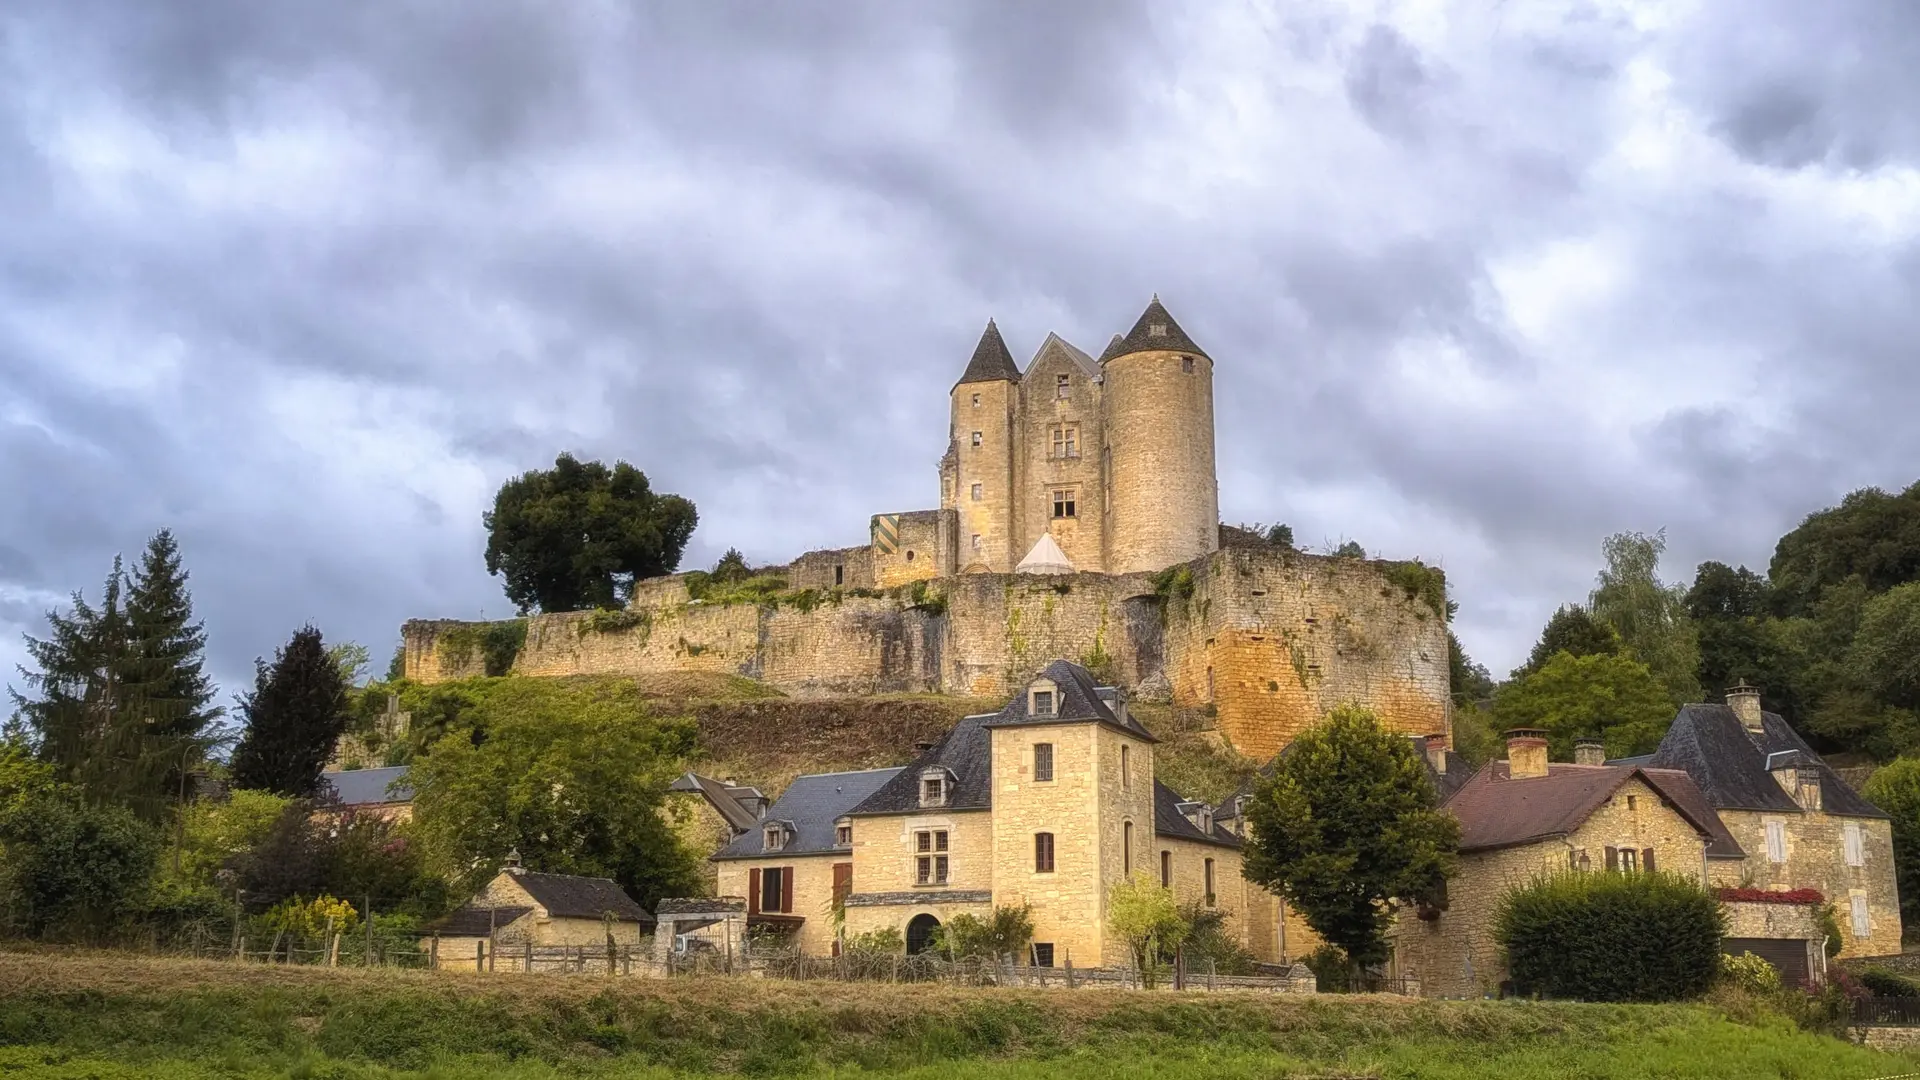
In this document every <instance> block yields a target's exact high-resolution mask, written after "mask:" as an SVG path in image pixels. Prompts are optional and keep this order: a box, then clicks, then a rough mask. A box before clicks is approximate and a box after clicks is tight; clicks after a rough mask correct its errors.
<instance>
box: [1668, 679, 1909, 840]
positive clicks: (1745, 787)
mask: <svg viewBox="0 0 1920 1080" xmlns="http://www.w3.org/2000/svg"><path fill="white" fill-rule="evenodd" d="M1760 726H1761V730H1760V731H1759V732H1758V733H1757V734H1754V733H1749V732H1748V731H1747V729H1746V725H1744V724H1742V723H1741V722H1740V716H1739V714H1738V713H1735V712H1734V711H1733V709H1732V708H1730V707H1728V706H1726V705H1686V706H1682V707H1681V709H1680V715H1678V716H1676V717H1675V718H1674V721H1673V726H1672V727H1670V728H1668V729H1667V735H1666V738H1664V739H1661V740H1660V748H1659V749H1658V750H1656V751H1654V753H1653V760H1652V762H1651V764H1653V765H1655V766H1658V767H1661V768H1668V769H1681V770H1684V771H1685V772H1686V773H1687V775H1689V776H1691V777H1693V781H1694V783H1695V784H1697V785H1699V788H1700V790H1701V792H1702V793H1704V794H1705V796H1706V799H1707V802H1708V804H1709V805H1711V806H1712V807H1713V808H1714V809H1716V810H1769V811H1778V812H1780V813H1789V814H1797V813H1802V812H1803V811H1802V810H1801V808H1800V804H1799V803H1797V802H1794V801H1793V797H1792V796H1790V795H1788V794H1787V793H1786V791H1785V790H1783V789H1782V788H1781V787H1780V785H1779V783H1778V782H1777V781H1775V780H1774V778H1773V776H1772V774H1770V773H1768V772H1767V756H1768V755H1769V754H1776V753H1781V752H1784V751H1799V752H1800V760H1801V768H1802V769H1806V768H1809V767H1810V768H1811V769H1812V770H1813V771H1814V772H1816V773H1817V774H1818V775H1819V777H1820V799H1821V806H1822V807H1823V808H1824V809H1825V810H1826V812H1827V813H1829V814H1840V815H1843V816H1846V817H1866V818H1884V817H1886V816H1887V815H1886V814H1885V813H1883V812H1882V811H1881V810H1880V808H1879V807H1876V806H1874V805H1873V804H1872V803H1870V802H1868V801H1867V800H1866V799H1865V798H1863V797H1862V796H1861V795H1860V793H1859V792H1857V791H1855V790H1853V789H1852V788H1851V787H1848V786H1847V783H1846V781H1844V780H1841V779H1840V777H1839V775H1838V774H1836V773H1835V772H1834V771H1833V768H1832V766H1830V765H1828V764H1827V763H1826V762H1825V761H1822V760H1821V759H1820V756H1819V755H1818V754H1815V753H1814V752H1813V749H1812V748H1811V747H1809V746H1808V745H1807V744H1806V741H1805V740H1803V739H1801V738H1800V736H1799V734H1798V733H1797V732H1795V731H1794V730H1793V728H1791V727H1789V726H1788V725H1787V721H1786V719H1785V718H1784V717H1782V716H1780V714H1778V713H1761V714H1760Z"/></svg>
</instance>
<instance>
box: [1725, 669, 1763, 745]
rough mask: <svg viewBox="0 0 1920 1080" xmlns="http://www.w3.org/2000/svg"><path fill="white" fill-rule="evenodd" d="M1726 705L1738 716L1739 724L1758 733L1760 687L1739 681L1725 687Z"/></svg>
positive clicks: (1759, 727)
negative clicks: (1736, 683) (1734, 684)
mask: <svg viewBox="0 0 1920 1080" xmlns="http://www.w3.org/2000/svg"><path fill="white" fill-rule="evenodd" d="M1727 707H1728V708H1730V709H1732V710H1733V714H1734V715H1735V716H1738V717H1739V718H1740V726H1742V727H1744V728H1746V729H1747V730H1748V731H1751V732H1753V733H1754V734H1756V735H1758V734H1759V733H1760V730H1761V724H1760V688H1759V687H1757V686H1748V685H1747V684H1746V683H1744V682H1743V683H1741V684H1740V685H1738V686H1729V687H1727Z"/></svg>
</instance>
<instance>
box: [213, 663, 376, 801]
mask: <svg viewBox="0 0 1920 1080" xmlns="http://www.w3.org/2000/svg"><path fill="white" fill-rule="evenodd" d="M254 666H255V675H254V689H253V692H252V693H250V694H246V695H243V696H242V697H241V699H240V715H241V718H242V719H243V721H244V722H245V725H246V728H245V732H244V733H243V734H242V735H241V737H240V745H239V746H237V747H235V748H234V751H233V783H234V786H235V787H239V788H246V789H253V790H259V791H271V792H273V793H274V794H277V795H289V796H293V797H296V798H304V797H306V796H310V795H313V794H314V793H315V792H316V791H317V790H318V789H319V786H320V771H321V769H322V768H324V767H325V766H326V762H327V756H328V755H329V754H331V753H332V752H333V744H334V740H336V739H338V738H339V737H340V735H341V734H342V733H343V732H344V731H346V728H347V720H348V715H347V704H348V699H347V684H346V680H344V679H342V678H341V677H340V667H339V665H338V664H336V663H335V662H334V660H333V658H332V657H331V656H329V655H328V654H327V646H326V643H325V642H324V641H322V640H321V637H320V631H319V630H317V629H315V628H314V627H312V626H306V627H302V628H301V629H300V630H299V631H298V632H297V633H295V634H294V635H293V640H291V641H289V642H288V643H287V644H286V646H285V647H284V648H282V649H280V650H279V651H278V652H276V653H275V654H274V658H273V663H272V664H271V665H269V664H267V663H266V662H265V661H264V660H258V661H255V662H254Z"/></svg>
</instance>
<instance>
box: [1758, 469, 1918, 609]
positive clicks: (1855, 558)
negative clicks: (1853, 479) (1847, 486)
mask: <svg viewBox="0 0 1920 1080" xmlns="http://www.w3.org/2000/svg"><path fill="white" fill-rule="evenodd" d="M1767 577H1768V579H1769V580H1770V581H1771V582H1772V586H1773V596H1772V600H1773V607H1774V610H1775V612H1776V613H1777V614H1779V615H1783V616H1796V615H1801V616H1804V615H1808V614H1811V613H1812V611H1813V609H1814V607H1815V605H1817V604H1818V603H1819V602H1820V600H1821V599H1822V598H1824V597H1825V596H1826V594H1827V593H1828V591H1830V590H1831V589H1833V588H1834V587H1836V586H1838V585H1841V584H1842V583H1844V582H1846V581H1848V580H1849V579H1858V580H1859V581H1860V583H1861V584H1862V586H1863V587H1864V588H1865V589H1866V591H1867V592H1869V593H1874V594H1878V593H1883V592H1886V591H1888V590H1890V589H1892V588H1893V587H1895V586H1896V585H1903V584H1905V583H1907V582H1910V581H1920V483H1915V484H1913V485H1912V486H1910V487H1908V488H1907V489H1906V490H1905V491H1903V492H1901V493H1900V494H1898V495H1889V494H1887V493H1886V492H1884V491H1881V490H1880V489H1878V488H1862V489H1860V490H1859V491H1855V492H1852V493H1850V494H1849V495H1847V497H1846V498H1844V499H1842V500H1841V501H1840V505H1839V506H1836V507H1830V508H1828V509H1826V510H1821V511H1818V512H1816V513H1813V514H1809V515H1807V518H1806V520H1805V521H1803V522H1801V523H1800V525H1799V527H1798V528H1795V529H1794V530H1793V531H1792V532H1789V533H1787V534H1786V535H1785V536H1783V537H1781V538H1780V543H1779V544H1778V545H1777V546H1776V547H1775V548H1774V552H1773V562H1772V563H1771V565H1770V566H1769V567H1768V571H1767Z"/></svg>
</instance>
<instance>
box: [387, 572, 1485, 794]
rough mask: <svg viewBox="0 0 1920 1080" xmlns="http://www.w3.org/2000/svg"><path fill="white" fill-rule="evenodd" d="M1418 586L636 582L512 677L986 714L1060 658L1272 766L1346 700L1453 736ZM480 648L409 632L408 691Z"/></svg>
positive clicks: (525, 656)
mask: <svg viewBox="0 0 1920 1080" xmlns="http://www.w3.org/2000/svg"><path fill="white" fill-rule="evenodd" d="M916 561H918V560H916ZM1398 565H1399V566H1401V567H1405V566H1406V565H1408V564H1398ZM1416 571H1417V573H1415V574H1413V575H1412V576H1411V577H1410V576H1408V574H1407V573H1406V572H1405V571H1398V570H1396V569H1395V564H1384V563H1378V562H1366V561H1362V560H1358V559H1342V558H1331V557H1326V556H1315V555H1303V554H1299V553H1294V552H1287V551H1282V550H1277V549H1248V548H1229V549H1224V550H1221V551H1218V552H1215V553H1214V554H1212V555H1210V556H1207V557H1206V558H1204V559H1200V560H1196V561H1195V562H1193V563H1191V564H1187V565H1186V566H1185V567H1182V568H1177V569H1176V570H1175V571H1173V572H1171V573H1169V574H1163V575H1151V574H1128V575H1104V574H1076V575H1067V576H1053V577H1040V576H1031V575H1009V574H969V575H964V576H960V577H946V578H940V579H937V580H932V581H922V582H913V583H911V584H910V585H906V586H902V587H900V588H897V589H894V590H892V591H891V592H889V593H886V594H882V595H873V594H872V593H871V592H870V591H864V590H863V593H862V594H861V595H852V594H850V593H848V592H846V591H836V590H829V591H824V592H823V591H820V590H817V589H808V590H805V591H801V592H794V593H787V594H783V595H782V596H781V597H779V598H778V599H776V600H775V601H772V602H768V603H762V604H753V603H734V604H718V603H689V602H688V601H687V599H686V595H687V594H686V588H685V586H684V585H683V584H676V581H677V579H671V578H669V579H662V580H660V581H650V582H644V583H642V585H641V587H640V588H639V589H637V590H636V604H637V606H636V607H634V608H631V609H629V610H628V611H625V612H577V613H567V614H557V615H537V616H533V617H531V618H529V619H527V620H526V636H525V642H524V644H523V645H521V646H520V648H519V650H518V653H517V654H516V655H513V656H512V658H511V666H510V670H511V671H513V672H514V673H517V674H525V675H576V674H606V675H644V674H652V673H657V672H669V671H715V672H728V673H737V674H741V675H746V676H749V677H752V678H756V679H759V680H761V681H764V682H765V683H767V684H768V685H770V686H773V687H775V688H777V689H779V690H782V691H785V692H787V693H789V694H794V695H796V696H803V697H805V696H831V695H847V694H874V693H902V692H907V693H941V694H951V695H964V696H970V697H986V698H993V697H998V696H1001V695H1003V694H1006V693H1008V692H1009V691H1010V690H1011V688H1013V687H1014V686H1016V685H1018V684H1020V683H1022V682H1024V681H1025V680H1026V679H1027V678H1028V677H1029V676H1031V675H1032V674H1033V673H1034V672H1035V671H1038V670H1039V669H1040V668H1042V667H1044V666H1045V665H1046V664H1048V663H1049V662H1051V661H1053V660H1056V659H1061V658H1065V659H1069V660H1074V661H1076V662H1079V663H1082V664H1085V665H1086V666H1088V667H1089V668H1091V669H1092V670H1094V671H1095V672H1096V673H1097V674H1099V675H1100V676H1101V677H1102V678H1105V679H1109V680H1111V681H1113V682H1115V683H1118V684H1119V685H1121V686H1124V687H1127V688H1128V689H1129V690H1130V691H1132V692H1133V693H1134V694H1136V695H1137V696H1139V697H1142V698H1145V699H1149V700H1167V699H1171V700H1173V701H1175V702H1176V703H1179V704H1183V705H1192V706H1206V705H1211V706H1213V708H1214V709H1215V710H1217V714H1218V718H1219V725H1220V729H1221V731H1222V732H1223V733H1224V734H1225V735H1226V736H1227V737H1228V738H1229V739H1230V740H1232V742H1233V743H1234V745H1235V746H1236V747H1238V748H1239V749H1240V750H1241V751H1242V752H1244V753H1247V754H1249V755H1251V756H1253V757H1256V758H1262V759H1264V758H1266V757H1268V756H1271V755H1272V754H1273V753H1275V752H1277V751H1278V750H1279V749H1280V748H1281V747H1282V746H1284V745H1286V743H1287V742H1288V741H1290V740H1291V739H1292V738H1293V736H1294V735H1295V734H1297V733H1298V732H1299V731H1300V730H1301V729H1303V728H1305V727H1306V726H1307V725H1309V724H1311V723H1313V722H1314V721H1315V720H1317V719H1318V718H1319V717H1320V716H1322V715H1324V713H1325V712H1326V711H1327V710H1328V709H1330V708H1332V707H1334V706H1336V705H1339V704H1341V703H1345V702H1352V703H1356V704H1360V705H1363V706H1366V707H1368V708H1371V709H1373V710H1374V711H1375V712H1376V713H1377V714H1379V715H1380V716H1381V717H1382V718H1383V719H1384V720H1386V721H1387V722H1388V723H1389V724H1390V725H1392V726H1393V727H1395V728H1396V729H1399V730H1402V731H1406V732H1409V733H1414V734H1430V733H1436V732H1445V731H1447V730H1448V714H1447V700H1448V683H1447V679H1448V668H1447V639H1446V628H1445V623H1444V621H1443V620H1442V618H1441V617H1440V615H1439V613H1438V612H1437V611H1436V610H1435V609H1434V607H1433V604H1434V602H1435V601H1434V600H1433V599H1432V595H1433V594H1431V593H1421V592H1418V591H1416V589H1415V588H1414V585H1417V584H1418V583H1419V581H1420V580H1421V578H1420V577H1419V575H1421V574H1425V575H1433V582H1432V584H1433V587H1434V589H1435V590H1436V591H1437V589H1438V577H1437V575H1438V571H1433V570H1428V569H1426V568H1424V567H1417V566H1416ZM815 572H816V573H817V571H815ZM1409 582H1411V583H1413V584H1409ZM487 632H488V631H487V627H486V624H473V623H455V622H427V621H420V622H411V623H408V624H407V625H406V627H404V628H403V636H404V638H405V647H406V670H407V675H408V677H409V678H413V679H416V680H419V681H422V682H438V681H442V680H446V679H454V678H464V677H469V676H474V675H480V674H484V673H486V671H487V668H488V663H489V660H488V656H489V652H488V650H487V649H486V648H485V647H483V646H482V645H481V644H478V642H480V641H481V639H482V638H484V637H485V636H486V634H487ZM493 656H494V661H493V662H494V664H495V666H496V668H505V666H506V665H504V664H502V663H501V660H503V659H504V657H502V656H501V655H500V654H499V653H498V652H497V651H496V652H495V653H494V654H493Z"/></svg>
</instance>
